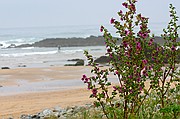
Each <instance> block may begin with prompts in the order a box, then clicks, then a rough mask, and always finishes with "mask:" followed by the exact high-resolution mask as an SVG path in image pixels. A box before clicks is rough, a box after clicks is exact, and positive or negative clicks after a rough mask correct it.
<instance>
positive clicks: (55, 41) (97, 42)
mask: <svg viewBox="0 0 180 119" xmlns="http://www.w3.org/2000/svg"><path fill="white" fill-rule="evenodd" d="M120 41H121V40H120ZM154 41H155V42H156V43H159V44H163V43H164V42H165V41H164V40H163V39H162V38H161V37H155V40H154ZM177 41H180V38H178V39H177ZM104 42H105V40H104V38H103V37H102V36H90V37H87V38H78V37H77V38H76V37H74V38H47V39H44V40H41V41H38V42H35V43H32V44H22V45H18V46H16V47H17V48H22V47H58V46H61V47H77V46H104V45H105V44H104Z"/></svg>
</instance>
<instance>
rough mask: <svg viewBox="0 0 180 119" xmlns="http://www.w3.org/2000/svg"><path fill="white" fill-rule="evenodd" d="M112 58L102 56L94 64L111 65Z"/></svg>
mask: <svg viewBox="0 0 180 119" xmlns="http://www.w3.org/2000/svg"><path fill="white" fill-rule="evenodd" d="M109 61H110V58H109V57H108V56H101V57H99V58H97V59H96V60H95V61H94V62H96V63H99V64H106V63H109Z"/></svg>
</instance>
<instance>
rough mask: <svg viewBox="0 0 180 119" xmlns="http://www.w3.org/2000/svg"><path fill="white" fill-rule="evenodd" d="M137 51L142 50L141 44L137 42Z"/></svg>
mask: <svg viewBox="0 0 180 119" xmlns="http://www.w3.org/2000/svg"><path fill="white" fill-rule="evenodd" d="M136 49H137V50H141V43H140V42H137V43H136Z"/></svg>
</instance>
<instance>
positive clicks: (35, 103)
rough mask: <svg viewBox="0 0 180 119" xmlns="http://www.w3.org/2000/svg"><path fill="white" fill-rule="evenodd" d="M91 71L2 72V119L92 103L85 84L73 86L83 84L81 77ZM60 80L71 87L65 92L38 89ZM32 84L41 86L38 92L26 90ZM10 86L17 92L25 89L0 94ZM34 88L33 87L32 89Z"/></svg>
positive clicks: (27, 70)
mask: <svg viewBox="0 0 180 119" xmlns="http://www.w3.org/2000/svg"><path fill="white" fill-rule="evenodd" d="M89 72H90V67H81V66H80V67H49V68H19V69H8V70H0V85H1V86H3V87H0V93H1V94H0V118H7V117H10V116H12V117H14V118H19V116H20V115H21V114H33V113H37V112H40V111H42V110H43V109H46V108H52V107H55V106H60V107H66V106H73V105H81V104H86V103H89V101H92V100H90V99H89V98H88V97H89V94H90V92H89V91H88V90H86V88H85V85H84V84H83V83H82V84H80V85H79V86H76V85H74V84H73V81H79V82H80V83H81V81H80V79H81V77H82V75H83V74H84V73H85V74H88V73H89ZM21 80H23V82H21ZM61 80H70V81H71V82H72V84H70V85H68V86H64V88H63V90H61V89H60V90H56V89H54V90H51V91H48V90H44V91H41V90H42V89H40V91H39V88H38V87H37V86H42V85H43V84H44V83H45V82H47V83H48V82H51V83H52V82H53V81H55V83H56V81H61ZM31 83H33V84H36V83H39V85H35V86H36V87H34V88H35V91H34V90H26V88H25V87H26V85H27V86H28V84H31ZM62 83H64V82H62ZM65 83H68V82H65ZM52 85H55V84H52ZM23 86H24V87H23ZM7 87H8V88H11V87H14V89H15V90H16V89H18V88H19V87H22V88H21V91H19V90H17V92H16V91H14V90H9V92H8V91H7V92H3V91H1V90H2V89H3V88H7ZM32 87H33V85H31V87H30V88H32ZM60 87H61V86H60ZM36 88H37V89H36ZM45 88H46V87H45ZM47 88H48V86H47ZM43 89H44V88H43ZM23 90H25V91H23ZM13 91H14V92H13Z"/></svg>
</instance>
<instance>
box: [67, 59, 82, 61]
mask: <svg viewBox="0 0 180 119" xmlns="http://www.w3.org/2000/svg"><path fill="white" fill-rule="evenodd" d="M79 60H81V59H69V60H67V61H79Z"/></svg>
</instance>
